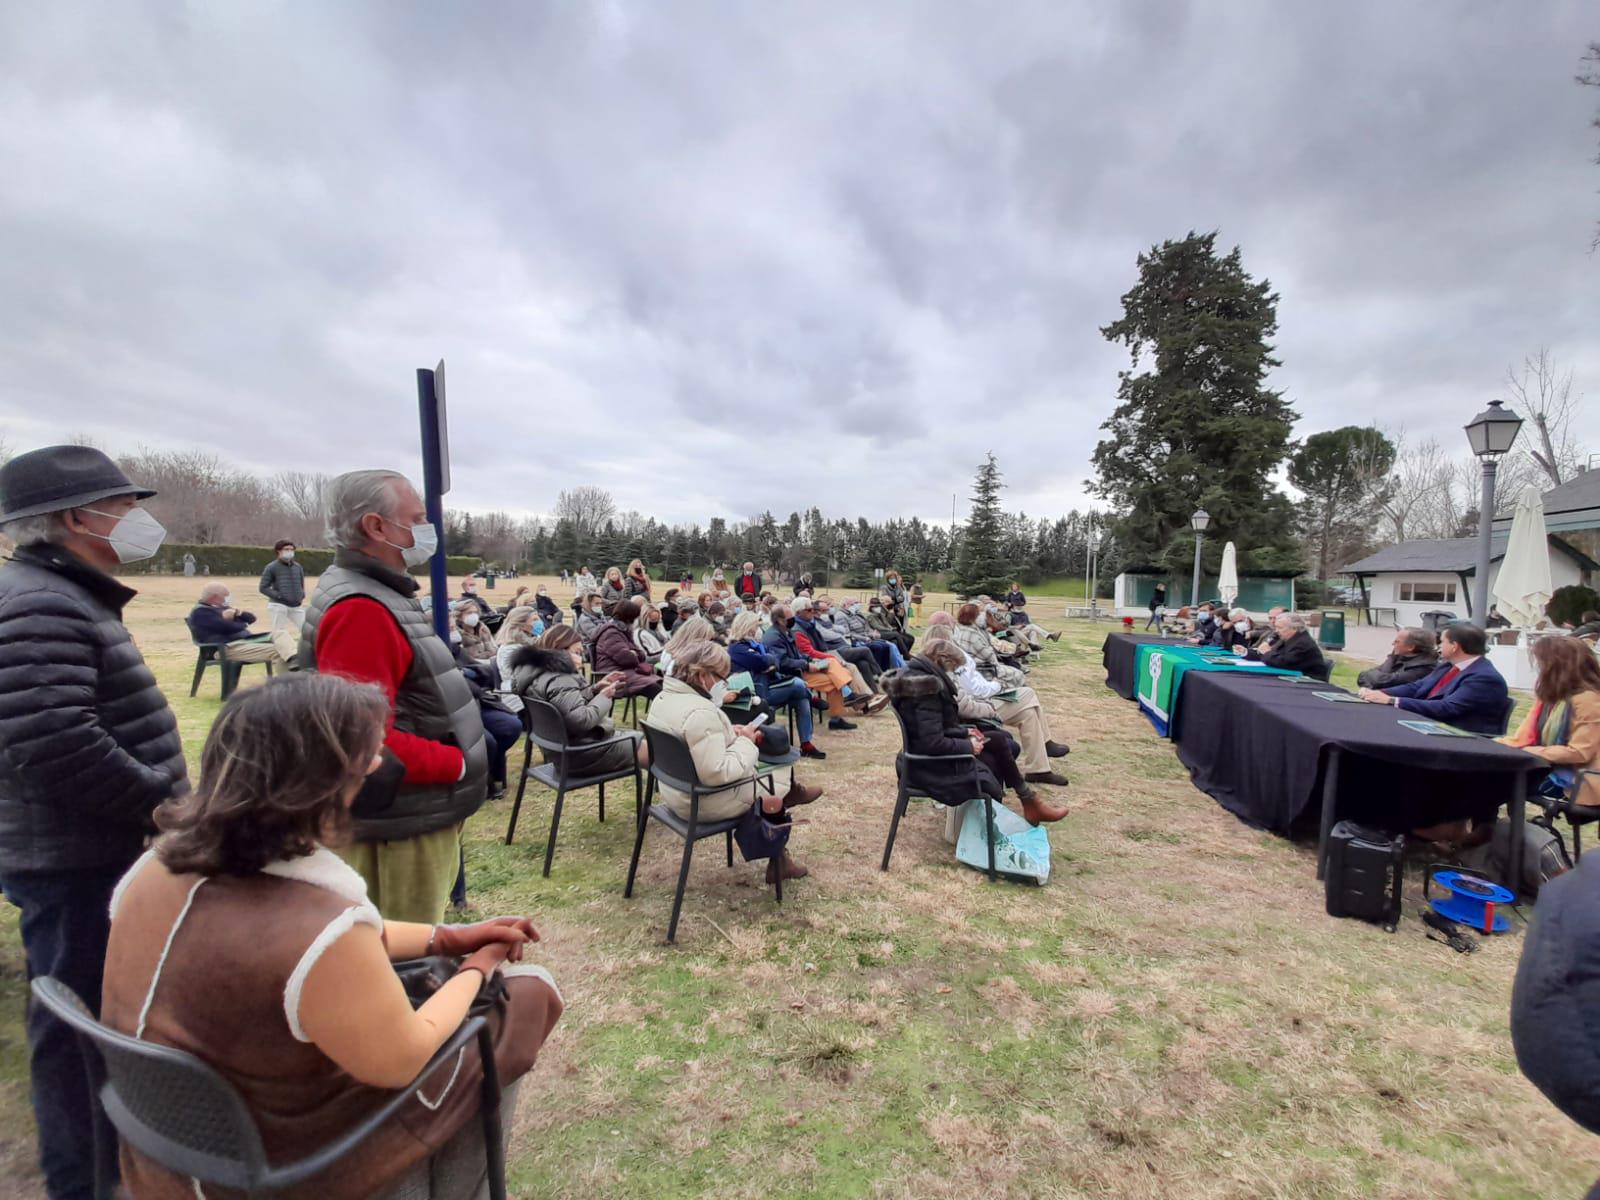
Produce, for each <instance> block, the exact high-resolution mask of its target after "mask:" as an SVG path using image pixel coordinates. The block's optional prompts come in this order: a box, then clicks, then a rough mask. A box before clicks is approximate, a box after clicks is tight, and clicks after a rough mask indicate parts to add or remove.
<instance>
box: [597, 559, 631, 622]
mask: <svg viewBox="0 0 1600 1200" xmlns="http://www.w3.org/2000/svg"><path fill="white" fill-rule="evenodd" d="M627 598H628V590H627V585H626V584H625V583H624V582H623V579H622V568H621V567H607V568H606V577H605V579H603V580H602V581H601V583H600V611H601V612H603V613H605V615H606V616H608V617H609V616H610V615H611V610H612V609H614V608H615V607H616V606H617V605H619V604H621V603H622V602H623V601H624V600H626V599H627Z"/></svg>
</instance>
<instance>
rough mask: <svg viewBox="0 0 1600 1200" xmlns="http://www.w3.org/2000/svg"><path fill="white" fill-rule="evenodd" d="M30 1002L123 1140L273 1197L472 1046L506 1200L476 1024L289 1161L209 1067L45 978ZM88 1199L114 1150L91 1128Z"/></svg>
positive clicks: (499, 1199)
mask: <svg viewBox="0 0 1600 1200" xmlns="http://www.w3.org/2000/svg"><path fill="white" fill-rule="evenodd" d="M32 987H33V997H34V999H35V1000H36V1001H37V1002H38V1003H40V1004H42V1005H44V1007H45V1008H46V1009H48V1010H49V1011H50V1013H51V1014H52V1015H53V1016H54V1017H56V1018H57V1019H58V1020H60V1021H62V1022H64V1023H65V1024H66V1025H67V1026H68V1027H69V1028H71V1030H72V1031H73V1032H74V1033H75V1034H77V1036H78V1040H79V1042H80V1043H81V1045H82V1046H83V1050H84V1062H85V1063H86V1065H87V1067H88V1072H89V1090H90V1092H91V1094H92V1095H93V1096H94V1097H95V1100H96V1102H97V1103H98V1104H99V1105H100V1106H101V1108H102V1109H103V1110H104V1112H105V1115H106V1118H107V1119H108V1120H109V1121H110V1122H111V1124H112V1126H113V1127H115V1129H116V1131H117V1133H118V1134H120V1135H121V1137H122V1140H123V1141H125V1142H127V1143H128V1145H130V1146H132V1147H134V1148H135V1149H136V1150H138V1151H139V1152H140V1153H141V1154H144V1155H145V1156H146V1157H148V1158H150V1159H151V1160H152V1161H154V1162H156V1163H159V1164H160V1165H161V1166H163V1167H166V1168H167V1169H168V1170H170V1171H174V1172H176V1173H177V1174H179V1175H186V1176H188V1177H190V1178H192V1179H197V1180H199V1181H200V1182H201V1183H202V1184H215V1185H217V1186H218V1187H228V1188H237V1189H239V1190H241V1191H243V1192H245V1193H246V1194H247V1195H251V1196H259V1195H271V1194H275V1193H277V1192H280V1191H284V1190H286V1189H288V1188H292V1187H295V1186H296V1185H299V1184H302V1183H304V1182H305V1181H307V1180H309V1179H312V1178H314V1177H315V1176H317V1175H319V1174H321V1173H322V1172H323V1171H325V1170H327V1169H328V1168H329V1167H330V1166H332V1165H333V1164H334V1163H336V1162H338V1161H339V1160H340V1159H342V1158H343V1157H344V1156H345V1155H347V1154H349V1153H350V1152H351V1151H352V1150H354V1149H355V1148H356V1147H357V1146H358V1145H360V1144H361V1143H362V1142H363V1141H365V1140H366V1139H367V1138H368V1137H370V1136H371V1135H372V1134H373V1133H374V1132H376V1131H377V1130H378V1129H379V1128H381V1127H382V1126H384V1125H385V1124H387V1123H388V1121H389V1120H390V1118H391V1117H393V1116H394V1115H395V1113H396V1112H398V1111H399V1110H400V1109H401V1108H402V1107H404V1106H405V1105H406V1104H408V1103H409V1102H410V1100H411V1097H412V1093H413V1092H415V1091H416V1090H417V1088H418V1087H420V1086H421V1085H422V1083H423V1081H424V1080H426V1079H427V1078H428V1077H429V1075H431V1074H432V1073H433V1072H434V1071H435V1070H436V1069H437V1068H439V1067H441V1066H443V1065H444V1064H446V1063H447V1062H449V1061H451V1060H452V1059H455V1058H456V1057H457V1055H458V1054H459V1052H460V1051H461V1050H462V1049H463V1048H464V1047H465V1046H466V1045H467V1044H468V1043H469V1042H472V1041H476V1042H477V1044H478V1053H479V1054H480V1055H481V1056H482V1059H483V1096H482V1099H481V1101H480V1116H481V1118H482V1120H483V1145H484V1153H485V1156H486V1158H487V1162H488V1176H489V1195H490V1197H491V1198H492V1200H505V1195H506V1181H505V1147H504V1144H503V1142H502V1140H501V1121H500V1081H499V1078H498V1076H497V1074H496V1072H495V1065H494V1042H493V1039H492V1038H491V1036H490V1033H489V1026H488V1023H487V1022H486V1021H485V1020H484V1019H483V1018H482V1017H472V1018H470V1019H468V1020H467V1021H465V1022H463V1023H462V1025H461V1027H460V1028H459V1029H457V1030H456V1031H455V1033H454V1034H452V1035H451V1036H450V1039H449V1040H448V1041H447V1042H445V1044H444V1045H443V1046H441V1047H440V1048H439V1052H438V1053H437V1054H435V1055H434V1056H433V1058H432V1060H431V1061H430V1062H429V1063H428V1065H427V1066H426V1067H424V1068H423V1069H422V1074H420V1075H418V1076H417V1078H416V1079H414V1080H412V1082H411V1083H410V1084H408V1085H407V1086H406V1087H404V1088H401V1089H400V1090H399V1091H397V1092H395V1093H394V1095H393V1097H392V1098H391V1099H389V1100H387V1101H386V1102H385V1103H383V1104H382V1105H380V1106H379V1107H378V1108H377V1109H376V1110H375V1111H374V1112H371V1113H369V1114H367V1116H365V1117H364V1118H363V1119H362V1120H361V1121H359V1122H358V1123H357V1124H356V1125H355V1126H354V1127H352V1128H351V1129H348V1130H346V1131H345V1132H344V1133H343V1134H342V1135H340V1136H339V1137H337V1138H335V1139H334V1140H333V1141H331V1142H329V1143H328V1144H327V1145H326V1146H324V1147H322V1149H320V1150H318V1151H317V1152H316V1153H314V1154H309V1155H307V1156H306V1157H305V1158H302V1159H297V1160H296V1161H294V1162H288V1163H279V1164H277V1165H273V1164H271V1163H269V1162H268V1161H267V1155H266V1151H265V1150H264V1149H263V1148H262V1145H261V1134H260V1131H259V1130H258V1129H257V1128H256V1123H255V1119H254V1118H253V1117H251V1115H250V1110H249V1109H248V1108H246V1107H245V1103H244V1100H243V1099H242V1098H241V1097H240V1096H239V1093H238V1092H236V1091H235V1090H234V1089H233V1087H232V1085H231V1084H229V1083H228V1081H227V1080H225V1079H223V1077H222V1076H221V1075H219V1074H218V1073H217V1072H216V1071H215V1070H214V1069H212V1068H211V1067H210V1066H209V1065H207V1064H206V1063H205V1062H203V1061H201V1060H200V1059H198V1058H196V1057H195V1056H194V1055H192V1054H188V1053H186V1052H184V1051H182V1050H177V1049H174V1048H172V1047H171V1046H161V1045H157V1044H156V1043H154V1042H143V1041H140V1040H139V1039H138V1038H132V1037H129V1036H128V1035H127V1034H124V1033H118V1032H117V1031H115V1030H113V1029H107V1028H106V1027H105V1026H104V1025H102V1024H101V1023H100V1022H99V1021H97V1020H95V1019H94V1016H93V1015H92V1014H91V1013H90V1012H89V1010H88V1008H87V1007H86V1006H85V1005H84V1003H83V1001H82V1000H81V999H80V998H79V997H78V995H77V993H75V992H74V991H73V990H72V989H71V988H69V987H67V986H66V985H65V984H63V983H61V982H60V981H59V980H57V979H52V978H50V977H49V976H41V977H40V978H38V979H35V980H34V981H33V985H32ZM95 1124H96V1127H97V1128H96V1137H95V1156H94V1176H95V1183H94V1194H95V1197H96V1200H112V1197H113V1196H115V1195H116V1194H118V1193H117V1186H116V1183H115V1182H114V1179H115V1176H114V1171H115V1165H116V1156H117V1147H116V1145H115V1144H112V1145H109V1146H107V1145H103V1144H102V1142H103V1141H104V1140H105V1139H102V1138H101V1137H100V1136H99V1129H98V1126H99V1122H98V1121H97V1122H96V1123H95Z"/></svg>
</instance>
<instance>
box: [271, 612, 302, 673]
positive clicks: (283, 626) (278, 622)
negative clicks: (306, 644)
mask: <svg viewBox="0 0 1600 1200" xmlns="http://www.w3.org/2000/svg"><path fill="white" fill-rule="evenodd" d="M267 615H268V616H269V617H271V618H272V644H273V645H274V646H276V647H277V648H278V657H280V658H281V659H283V661H284V662H293V661H294V658H295V655H296V654H298V653H300V631H301V630H302V629H304V628H305V624H306V606H305V605H304V604H297V605H295V606H294V607H293V608H290V607H289V606H288V605H287V604H279V603H278V602H277V601H276V600H269V601H267Z"/></svg>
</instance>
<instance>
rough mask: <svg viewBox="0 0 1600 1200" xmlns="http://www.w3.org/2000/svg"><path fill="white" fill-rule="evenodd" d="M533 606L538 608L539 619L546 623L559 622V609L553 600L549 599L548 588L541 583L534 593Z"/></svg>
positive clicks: (557, 623)
mask: <svg viewBox="0 0 1600 1200" xmlns="http://www.w3.org/2000/svg"><path fill="white" fill-rule="evenodd" d="M533 606H534V608H536V609H538V610H539V619H540V620H541V621H543V622H544V623H545V624H546V625H559V624H561V609H560V608H559V607H558V606H557V604H556V602H555V601H554V600H552V599H550V589H549V588H547V587H545V586H544V584H542V583H541V584H540V585H539V590H538V591H537V592H536V593H535V594H534V597H533Z"/></svg>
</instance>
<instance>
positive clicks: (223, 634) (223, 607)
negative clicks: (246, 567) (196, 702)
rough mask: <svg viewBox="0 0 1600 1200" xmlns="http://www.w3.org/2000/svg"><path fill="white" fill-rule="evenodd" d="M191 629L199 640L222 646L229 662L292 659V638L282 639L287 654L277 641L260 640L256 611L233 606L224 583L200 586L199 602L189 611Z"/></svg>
mask: <svg viewBox="0 0 1600 1200" xmlns="http://www.w3.org/2000/svg"><path fill="white" fill-rule="evenodd" d="M188 621H189V632H190V633H192V634H193V635H194V640H195V641H196V642H201V643H207V644H211V645H221V646H222V647H223V649H222V656H223V657H224V658H226V659H227V660H228V661H229V662H237V663H277V662H293V661H294V660H295V647H294V644H293V641H292V639H287V638H286V639H283V640H284V641H285V642H286V644H285V645H284V647H283V649H284V650H287V651H288V653H287V654H284V653H283V652H282V651H281V650H280V649H279V646H278V645H277V641H276V639H275V640H274V641H261V640H260V639H258V638H257V637H256V635H255V634H254V632H253V631H252V630H251V628H250V626H252V625H254V624H255V623H256V617H255V614H254V613H248V612H245V611H244V610H243V609H241V608H236V607H234V603H233V597H232V596H231V595H229V594H228V585H227V584H225V583H217V582H213V583H208V584H206V585H205V587H203V588H201V589H200V603H199V604H196V605H195V606H194V608H192V609H191V610H190V611H189V617H188Z"/></svg>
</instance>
